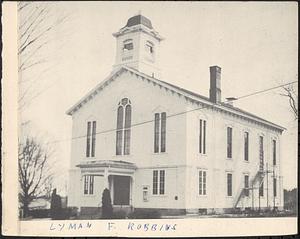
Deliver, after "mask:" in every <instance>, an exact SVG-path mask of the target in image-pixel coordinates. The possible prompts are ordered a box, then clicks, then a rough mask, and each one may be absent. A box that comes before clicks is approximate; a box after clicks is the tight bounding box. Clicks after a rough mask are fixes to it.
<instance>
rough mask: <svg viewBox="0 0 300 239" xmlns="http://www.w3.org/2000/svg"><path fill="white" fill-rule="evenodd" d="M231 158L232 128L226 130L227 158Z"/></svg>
mask: <svg viewBox="0 0 300 239" xmlns="http://www.w3.org/2000/svg"><path fill="white" fill-rule="evenodd" d="M231 157H232V128H230V127H228V128H227V158H231Z"/></svg>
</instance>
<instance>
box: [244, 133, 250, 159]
mask: <svg viewBox="0 0 300 239" xmlns="http://www.w3.org/2000/svg"><path fill="white" fill-rule="evenodd" d="M244 159H245V161H248V160H249V133H248V132H245V133H244Z"/></svg>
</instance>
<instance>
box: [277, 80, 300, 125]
mask: <svg viewBox="0 0 300 239" xmlns="http://www.w3.org/2000/svg"><path fill="white" fill-rule="evenodd" d="M282 89H283V93H281V94H280V95H282V96H285V97H287V98H288V100H289V105H290V109H291V111H292V113H293V115H294V117H295V119H296V120H298V90H297V89H296V88H295V87H294V85H292V84H291V85H287V86H283V87H282Z"/></svg>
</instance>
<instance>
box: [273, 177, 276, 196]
mask: <svg viewBox="0 0 300 239" xmlns="http://www.w3.org/2000/svg"><path fill="white" fill-rule="evenodd" d="M273 197H274V198H276V197H277V178H273Z"/></svg>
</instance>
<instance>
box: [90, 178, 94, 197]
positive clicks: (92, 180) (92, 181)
mask: <svg viewBox="0 0 300 239" xmlns="http://www.w3.org/2000/svg"><path fill="white" fill-rule="evenodd" d="M89 194H94V176H90V192H89Z"/></svg>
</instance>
